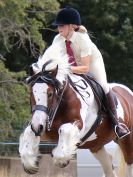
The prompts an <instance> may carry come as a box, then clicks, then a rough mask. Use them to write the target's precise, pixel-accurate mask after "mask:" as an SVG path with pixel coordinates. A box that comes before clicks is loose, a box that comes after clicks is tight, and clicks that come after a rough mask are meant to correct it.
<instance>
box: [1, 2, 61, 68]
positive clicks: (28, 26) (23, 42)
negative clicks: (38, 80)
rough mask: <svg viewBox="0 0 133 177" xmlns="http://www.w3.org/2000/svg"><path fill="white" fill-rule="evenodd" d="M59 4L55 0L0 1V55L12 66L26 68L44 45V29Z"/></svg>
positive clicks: (9, 66)
mask: <svg viewBox="0 0 133 177" xmlns="http://www.w3.org/2000/svg"><path fill="white" fill-rule="evenodd" d="M58 8H59V4H58V3H57V2H56V1H55V0H45V1H44V0H39V1H38V0H28V1H27V0H1V1H0V45H1V49H0V58H1V59H6V61H5V63H6V66H7V67H8V68H10V70H13V71H20V70H23V69H26V67H28V66H29V64H30V63H31V62H32V61H33V59H34V58H36V57H38V55H39V54H40V53H41V52H42V50H43V49H44V47H45V45H46V43H45V42H44V41H43V39H42V34H41V29H44V28H46V27H47V26H48V24H49V23H50V22H51V20H52V19H53V16H54V15H55V13H56V11H57V9H58Z"/></svg>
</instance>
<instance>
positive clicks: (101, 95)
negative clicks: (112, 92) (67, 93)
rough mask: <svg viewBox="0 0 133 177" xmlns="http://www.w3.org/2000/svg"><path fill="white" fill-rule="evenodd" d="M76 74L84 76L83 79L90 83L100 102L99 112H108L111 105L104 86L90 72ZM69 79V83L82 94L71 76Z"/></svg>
mask: <svg viewBox="0 0 133 177" xmlns="http://www.w3.org/2000/svg"><path fill="white" fill-rule="evenodd" d="M76 75H78V76H80V77H82V78H83V80H85V81H86V82H87V83H88V84H89V85H90V87H91V89H92V91H93V94H94V97H95V99H96V102H97V104H98V108H99V113H107V112H108V110H109V106H108V102H107V97H106V94H105V92H104V90H103V88H102V86H101V85H100V84H99V83H98V82H97V81H96V79H95V78H94V77H92V76H91V75H90V74H89V75H85V74H76ZM68 80H69V83H70V84H71V86H72V87H73V88H74V89H75V90H76V91H77V92H78V93H79V94H80V91H78V89H77V88H76V86H75V83H73V82H72V80H71V79H70V77H69V78H68ZM80 95H81V94H80ZM81 96H82V95H81Z"/></svg>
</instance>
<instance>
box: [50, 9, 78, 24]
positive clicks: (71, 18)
mask: <svg viewBox="0 0 133 177" xmlns="http://www.w3.org/2000/svg"><path fill="white" fill-rule="evenodd" d="M66 24H74V25H81V18H80V14H79V12H78V11H77V10H76V9H74V8H71V7H66V8H63V9H61V10H60V11H59V12H58V14H57V16H56V19H55V21H54V23H53V25H55V26H58V25H66Z"/></svg>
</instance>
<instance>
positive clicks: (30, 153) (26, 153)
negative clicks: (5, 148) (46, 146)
mask: <svg viewBox="0 0 133 177" xmlns="http://www.w3.org/2000/svg"><path fill="white" fill-rule="evenodd" d="M39 143H40V136H35V134H34V133H33V131H32V130H31V126H30V125H29V126H28V127H27V128H26V129H25V131H24V132H23V133H22V134H21V136H20V139H19V153H20V157H21V162H22V164H23V165H24V169H26V171H27V172H28V173H36V172H37V171H38V162H39V158H38V157H39V156H40V154H39Z"/></svg>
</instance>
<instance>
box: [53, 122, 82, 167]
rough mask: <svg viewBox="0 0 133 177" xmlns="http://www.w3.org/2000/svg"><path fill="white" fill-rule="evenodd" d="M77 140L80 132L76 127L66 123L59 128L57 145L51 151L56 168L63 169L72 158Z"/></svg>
mask: <svg viewBox="0 0 133 177" xmlns="http://www.w3.org/2000/svg"><path fill="white" fill-rule="evenodd" d="M79 140H80V130H79V129H78V127H77V126H76V125H74V124H71V123H67V124H63V125H62V126H61V127H60V128H59V141H58V145H57V147H55V148H54V149H53V151H52V154H53V158H54V163H55V164H56V165H57V166H60V167H65V166H66V165H67V164H68V162H69V161H70V160H71V159H73V158H74V156H75V154H76V150H77V146H76V144H77V143H78V142H79Z"/></svg>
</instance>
